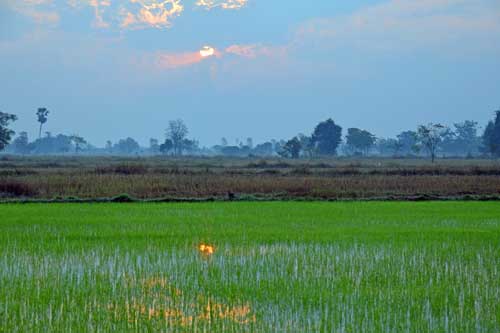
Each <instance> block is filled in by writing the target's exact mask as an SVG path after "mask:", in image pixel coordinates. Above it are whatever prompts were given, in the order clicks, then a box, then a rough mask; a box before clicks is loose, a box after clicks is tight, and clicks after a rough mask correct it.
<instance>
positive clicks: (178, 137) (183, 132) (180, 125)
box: [166, 119, 189, 156]
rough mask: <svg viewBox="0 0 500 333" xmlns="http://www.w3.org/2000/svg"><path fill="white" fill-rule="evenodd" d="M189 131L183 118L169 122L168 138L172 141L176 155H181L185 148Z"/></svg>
mask: <svg viewBox="0 0 500 333" xmlns="http://www.w3.org/2000/svg"><path fill="white" fill-rule="evenodd" d="M188 133H189V131H188V128H187V126H186V124H185V123H184V121H182V120H181V119H177V120H171V121H170V122H169V123H168V129H167V130H166V137H167V140H171V141H172V145H173V147H172V148H173V151H174V155H175V156H181V155H182V150H183V148H184V140H185V139H186V137H187V135H188Z"/></svg>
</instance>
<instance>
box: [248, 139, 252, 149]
mask: <svg viewBox="0 0 500 333" xmlns="http://www.w3.org/2000/svg"><path fill="white" fill-rule="evenodd" d="M247 147H248V148H250V149H252V148H253V139H252V138H247Z"/></svg>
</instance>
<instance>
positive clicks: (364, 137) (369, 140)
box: [346, 128, 376, 155]
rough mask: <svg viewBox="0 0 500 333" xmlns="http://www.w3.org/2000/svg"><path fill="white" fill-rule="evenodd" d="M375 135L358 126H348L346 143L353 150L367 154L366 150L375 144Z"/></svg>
mask: <svg viewBox="0 0 500 333" xmlns="http://www.w3.org/2000/svg"><path fill="white" fill-rule="evenodd" d="M375 140H376V138H375V135H373V134H371V133H370V132H368V131H365V130H361V129H359V128H349V129H348V130H347V136H346V143H347V145H348V146H350V147H351V148H352V149H353V150H354V151H359V152H361V153H364V154H365V155H367V154H368V151H369V150H370V148H371V147H373V145H374V144H375Z"/></svg>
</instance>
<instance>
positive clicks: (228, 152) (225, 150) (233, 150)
mask: <svg viewBox="0 0 500 333" xmlns="http://www.w3.org/2000/svg"><path fill="white" fill-rule="evenodd" d="M221 154H222V155H224V156H244V153H242V151H241V148H240V147H238V146H226V147H222V149H221Z"/></svg>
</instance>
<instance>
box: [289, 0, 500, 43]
mask: <svg viewBox="0 0 500 333" xmlns="http://www.w3.org/2000/svg"><path fill="white" fill-rule="evenodd" d="M498 38H500V3H499V2H495V1H489V0H419V1H414V0H391V1H387V2H384V3H381V4H378V5H374V6H368V7H364V8H362V9H360V10H358V11H356V12H354V13H352V14H350V15H345V16H339V17H333V18H319V19H313V20H310V21H308V22H306V23H304V24H302V25H301V26H300V28H299V29H298V30H297V32H296V35H295V39H294V42H293V43H294V44H295V46H296V47H307V45H309V44H311V43H313V44H315V45H316V46H318V45H319V46H318V47H323V48H325V49H331V48H336V47H337V48H338V47H347V46H351V47H352V46H355V47H359V48H364V49H372V50H384V51H388V50H391V51H393V50H402V49H418V48H429V47H438V48H443V46H444V45H445V44H447V45H449V44H450V43H451V44H455V45H457V46H459V47H461V48H465V47H466V45H465V44H464V43H471V44H474V43H476V42H478V41H481V40H482V41H489V42H490V43H491V42H493V40H498Z"/></svg>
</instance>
